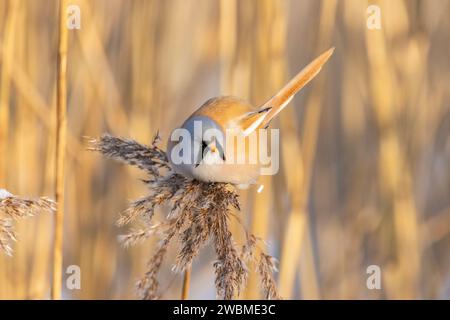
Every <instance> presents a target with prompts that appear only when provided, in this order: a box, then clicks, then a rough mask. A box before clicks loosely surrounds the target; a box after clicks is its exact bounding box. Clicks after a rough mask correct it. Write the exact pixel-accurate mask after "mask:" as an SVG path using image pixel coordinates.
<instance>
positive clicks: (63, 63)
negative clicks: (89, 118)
mask: <svg viewBox="0 0 450 320" xmlns="http://www.w3.org/2000/svg"><path fill="white" fill-rule="evenodd" d="M66 5H67V1H65V0H61V1H60V2H59V39H58V59H57V93H56V94H57V102H56V104H57V105H56V108H57V109H56V110H57V111H56V132H57V133H56V153H55V154H56V159H55V163H56V167H55V199H56V202H57V204H58V205H57V211H56V215H55V226H54V228H55V230H54V232H55V235H54V243H53V282H52V292H51V297H52V299H54V300H56V299H61V282H62V264H63V229H64V185H65V168H64V165H65V155H66V130H67V128H66V126H67V123H66V121H67V119H66V107H67V106H66V93H67V92H66V91H67V83H66V72H67V44H68V34H67V31H68V30H67V28H66V15H65V10H66Z"/></svg>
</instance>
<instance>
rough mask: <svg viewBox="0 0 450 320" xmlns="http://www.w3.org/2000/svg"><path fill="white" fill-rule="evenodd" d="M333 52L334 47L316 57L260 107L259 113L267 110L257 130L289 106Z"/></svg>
mask: <svg viewBox="0 0 450 320" xmlns="http://www.w3.org/2000/svg"><path fill="white" fill-rule="evenodd" d="M333 51H334V47H333V48H331V49H329V50H327V51H326V52H324V53H322V54H321V55H320V56H318V57H317V58H316V59H315V60H314V61H312V62H311V63H310V64H308V65H307V66H306V67H305V68H303V70H302V71H300V72H299V73H298V74H297V75H296V76H295V77H294V78H293V79H292V80H291V81H289V83H288V84H286V85H285V86H284V87H283V88H282V89H281V90H280V91H278V92H277V94H275V95H274V96H273V97H272V98H270V99H269V101H267V102H266V103H264V104H263V105H262V106H261V108H260V111H266V110H267V112H264V113H265V116H264V119H263V120H262V121H261V122H260V124H259V125H258V127H259V128H265V127H266V126H267V125H269V123H270V121H271V120H272V119H273V118H274V117H275V116H276V115H277V114H278V113H280V112H281V110H283V109H284V108H285V107H286V106H287V105H288V104H289V102H290V101H291V100H292V98H293V97H294V95H295V94H296V93H297V92H298V91H300V89H302V88H303V87H304V86H305V85H306V84H307V83H308V82H309V81H311V80H312V79H313V78H314V77H315V76H316V75H317V74H318V73H319V71H320V69H321V68H322V66H323V65H324V64H325V63H326V62H327V60H328V59H329V58H330V57H331V55H332V54H333Z"/></svg>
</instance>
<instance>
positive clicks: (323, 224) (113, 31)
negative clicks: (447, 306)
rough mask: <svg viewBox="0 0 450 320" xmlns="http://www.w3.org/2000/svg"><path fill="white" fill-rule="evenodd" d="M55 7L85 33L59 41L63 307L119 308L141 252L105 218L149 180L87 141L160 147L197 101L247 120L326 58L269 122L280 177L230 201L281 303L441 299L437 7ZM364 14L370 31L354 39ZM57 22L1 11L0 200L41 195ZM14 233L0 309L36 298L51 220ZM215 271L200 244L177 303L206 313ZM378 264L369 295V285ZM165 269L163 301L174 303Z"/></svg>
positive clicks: (446, 29) (445, 252)
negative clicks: (73, 274) (246, 109)
mask: <svg viewBox="0 0 450 320" xmlns="http://www.w3.org/2000/svg"><path fill="white" fill-rule="evenodd" d="M70 4H76V5H79V7H80V9H81V29H80V30H69V49H68V83H67V84H68V115H67V116H68V137H67V163H66V168H67V177H66V181H67V183H66V204H65V210H66V211H65V212H66V216H65V229H64V268H63V271H64V270H66V268H67V267H68V266H69V265H79V266H80V267H81V276H82V277H81V279H82V280H81V290H73V291H71V290H67V289H65V290H64V292H63V298H66V299H100V298H101V299H111V298H126V299H128V298H135V297H136V296H135V294H134V283H135V281H136V280H137V279H138V278H139V277H140V276H141V275H142V273H143V272H144V268H145V263H146V261H147V259H148V257H149V256H150V254H151V251H152V248H154V243H151V241H150V243H145V244H143V245H140V246H138V247H136V248H133V249H129V250H126V249H123V248H121V247H120V246H119V245H118V243H117V235H119V234H122V233H124V232H125V230H120V229H118V228H117V227H116V226H115V220H116V219H117V217H118V213H119V212H120V211H121V210H123V209H125V208H126V206H127V201H129V200H131V199H135V198H137V197H139V196H141V195H143V194H144V193H145V192H146V190H145V187H144V185H143V184H142V183H141V182H140V181H139V179H142V178H145V176H143V175H142V173H140V172H139V171H138V170H135V169H130V168H128V167H126V166H124V165H119V164H117V163H114V162H113V161H108V160H105V159H104V158H102V157H101V156H100V155H99V154H96V153H90V152H87V151H86V150H85V143H84V141H83V136H99V135H101V134H102V133H104V132H109V133H112V134H115V135H121V136H125V137H131V138H133V139H136V140H137V141H140V142H144V143H150V141H151V139H152V137H153V135H154V134H155V133H156V131H157V130H158V129H159V130H160V132H161V134H162V136H163V139H164V141H165V140H166V139H167V136H168V134H169V132H170V130H171V129H172V128H173V127H174V126H175V125H178V124H180V122H181V121H183V119H185V118H186V117H187V116H188V115H189V114H190V113H191V112H192V111H193V110H194V109H196V108H197V107H198V106H199V105H200V104H201V103H203V102H204V101H205V100H206V99H208V98H210V97H212V96H217V95H220V94H233V95H237V96H240V97H243V98H246V99H248V100H250V101H251V102H252V103H254V104H255V105H258V104H261V103H262V102H264V101H265V100H266V99H267V98H269V97H270V96H271V95H272V94H273V93H274V92H275V91H276V90H277V89H278V88H280V87H281V85H283V84H284V83H285V82H286V81H287V80H288V79H289V78H290V77H291V76H293V75H294V74H295V73H296V72H298V71H299V70H300V69H301V68H302V67H303V66H304V65H306V64H307V63H308V62H310V60H312V59H313V58H314V57H315V56H317V55H318V54H319V53H321V52H323V51H325V50H326V49H328V48H329V47H331V46H335V47H336V51H335V53H334V55H333V57H332V58H331V60H330V61H329V62H328V64H327V65H326V66H325V68H324V69H323V71H322V72H321V73H320V74H319V76H318V77H317V78H316V79H315V80H314V81H313V82H312V83H311V84H310V85H309V86H308V87H307V88H306V89H304V90H303V91H302V93H301V94H299V95H298V97H296V98H295V99H294V100H293V102H292V103H291V106H290V107H289V108H287V109H286V110H285V111H284V112H283V113H282V114H281V116H280V117H279V120H278V121H276V123H274V127H280V128H282V130H281V141H282V145H281V151H282V152H281V157H282V158H281V170H280V172H279V173H278V174H277V175H275V176H272V177H263V178H262V179H261V181H260V183H262V184H264V186H265V188H264V190H263V192H262V193H261V194H258V193H257V192H256V189H257V186H256V187H253V188H251V189H250V190H248V191H246V192H242V194H241V195H242V196H241V199H242V202H243V203H244V209H243V212H242V213H241V215H242V217H243V220H244V221H245V222H246V223H247V224H248V225H250V226H251V229H252V230H253V231H254V232H255V233H256V234H257V235H259V236H261V237H262V238H264V239H266V240H267V243H268V245H269V251H270V253H271V254H272V255H274V256H275V257H277V258H278V259H279V260H280V264H279V269H280V272H279V274H278V275H277V279H278V285H279V289H280V293H281V295H282V296H283V297H285V298H295V299H298V298H304V299H316V298H317V299H344V298H355V299H360V298H369V299H398V298H446V299H448V298H450V197H449V196H450V138H449V137H450V105H449V101H450V100H449V98H450V86H449V82H450V59H449V57H450V47H449V46H448V43H449V41H450V20H449V19H448V15H447V14H446V13H448V12H449V10H450V5H449V1H446V0H439V1H418V0H405V1H401V0H390V1H388V0H384V1H361V0H343V1H334V0H326V1H315V0H301V1H300V0H280V1H278V0H244V1H237V0H187V1H186V0H169V1H163V0H152V1H144V0H140V1H137V0H133V1H124V0H122V1H120V0H95V1H87V0H85V1H81V0H74V1H71V2H70ZM370 4H377V5H379V6H380V8H381V17H382V29H381V30H369V29H367V28H366V18H367V14H366V9H367V7H368V5H370ZM57 26H58V14H57V2H56V1H54V0H52V1H50V0H49V1H47V0H39V1H27V0H11V1H7V0H0V81H1V82H0V188H7V189H8V190H9V191H11V192H13V193H15V194H19V195H24V196H37V195H47V196H53V195H54V165H55V164H54V153H55V133H56V129H55V128H56V124H55V118H56V57H57V39H58V30H57ZM235 228H239V226H235ZM18 232H19V235H20V240H19V242H18V243H17V244H16V245H15V256H14V257H13V258H9V257H6V256H5V255H2V254H0V298H13V299H24V298H25V299H41V298H48V297H49V295H50V287H51V282H50V279H51V257H52V252H51V250H52V232H53V217H52V216H51V215H45V214H44V215H40V216H38V217H35V218H34V219H28V220H25V221H20V222H19V223H18ZM236 240H237V241H239V240H240V239H236ZM174 252H175V250H174V251H173V253H174ZM172 256H173V254H172ZM212 259H213V252H212V250H211V249H210V248H206V249H205V250H204V252H203V253H202V254H201V255H200V258H199V260H198V261H196V262H195V263H194V266H193V274H192V285H191V289H190V298H193V299H199V298H214V296H215V290H214V275H213V269H212ZM374 264H375V265H378V266H380V268H381V272H382V288H381V290H368V289H367V287H366V279H367V277H368V275H367V274H366V268H367V267H368V266H369V265H374ZM170 269H171V265H170V261H166V265H165V267H164V268H163V272H162V273H161V287H162V288H163V289H164V292H163V293H164V294H163V298H178V297H179V295H180V288H181V281H182V276H181V275H175V274H173V273H172V272H171V271H170ZM66 277H67V275H64V279H63V284H64V283H65V279H66ZM258 285H259V284H258V280H257V279H256V278H255V277H253V276H251V277H250V279H249V283H248V290H247V291H246V292H245V293H244V294H243V295H242V297H243V298H258V297H260V295H259V291H258Z"/></svg>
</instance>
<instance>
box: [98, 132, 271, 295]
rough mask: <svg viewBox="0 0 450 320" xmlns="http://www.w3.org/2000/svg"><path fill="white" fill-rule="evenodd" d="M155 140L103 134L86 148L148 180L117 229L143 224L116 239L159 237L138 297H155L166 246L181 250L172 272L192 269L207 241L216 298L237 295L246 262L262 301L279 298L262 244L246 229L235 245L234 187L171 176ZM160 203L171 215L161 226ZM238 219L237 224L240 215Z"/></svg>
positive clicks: (236, 203) (126, 242) (237, 206)
mask: <svg viewBox="0 0 450 320" xmlns="http://www.w3.org/2000/svg"><path fill="white" fill-rule="evenodd" d="M158 140H159V136H158V135H157V136H156V137H155V139H154V140H153V143H152V145H151V146H145V145H141V144H139V143H137V142H135V141H133V140H128V139H121V138H116V137H113V136H110V135H103V136H102V137H101V138H100V139H98V140H95V139H94V140H91V141H90V143H91V145H90V148H89V149H90V150H95V151H99V152H101V153H102V154H103V155H105V156H106V157H109V158H112V159H115V160H118V161H121V162H124V163H127V164H129V165H133V166H137V167H138V168H140V169H143V170H144V171H146V173H147V174H148V175H149V176H150V178H149V179H148V180H145V181H144V182H145V183H146V184H147V186H148V188H149V195H147V196H145V197H143V198H141V199H139V200H136V201H134V202H132V203H131V205H130V207H129V208H128V209H127V210H125V211H124V213H123V214H122V215H121V217H120V218H119V220H118V225H119V226H124V225H127V224H129V223H131V222H134V221H136V220H138V221H136V222H139V223H140V224H141V225H143V227H142V228H140V229H137V230H132V231H131V232H130V233H129V234H127V235H124V236H121V237H120V241H121V242H122V243H123V245H125V246H130V245H134V244H136V243H139V242H142V241H143V240H145V239H147V238H148V237H150V236H152V235H154V234H157V235H158V236H159V238H160V241H159V244H158V247H157V249H156V251H155V252H154V254H153V256H152V257H151V258H150V260H149V262H148V265H147V271H146V273H145V276H144V277H143V278H142V279H141V280H140V281H139V282H138V283H137V288H138V292H139V295H140V297H141V298H143V299H157V298H159V294H158V287H159V282H158V278H157V275H158V271H159V270H160V268H161V266H162V263H163V259H164V257H165V255H166V253H167V249H168V247H169V244H170V243H171V242H172V240H174V239H176V240H177V241H178V243H179V245H180V247H181V248H180V250H179V252H178V255H177V257H176V259H175V262H174V265H173V268H172V269H173V270H174V271H175V272H186V271H188V270H190V268H191V265H192V262H193V260H194V259H195V258H196V257H197V256H198V254H199V251H200V250H201V249H202V248H203V247H204V246H205V245H207V244H208V242H209V241H211V242H212V246H213V247H214V250H215V252H216V255H217V258H216V261H215V262H214V264H213V267H214V270H215V276H216V279H215V285H216V292H217V297H218V298H221V299H227V300H228V299H233V298H237V297H238V296H239V294H240V293H241V291H242V289H243V288H244V286H245V283H246V280H247V276H248V268H247V264H248V263H250V262H254V263H255V264H256V265H257V270H258V272H259V274H260V276H261V285H262V289H263V291H264V292H265V297H266V298H267V299H276V298H278V294H277V290H276V285H275V281H274V279H273V276H272V273H273V271H275V270H276V268H275V259H274V258H272V257H271V256H269V255H267V254H266V253H264V251H263V250H262V248H261V246H260V244H261V241H260V240H258V239H257V238H256V237H255V236H254V235H252V234H250V233H249V232H248V231H247V230H246V229H245V228H244V229H245V234H246V242H245V244H244V245H243V247H239V246H238V245H237V244H236V243H235V241H234V239H233V235H232V233H231V231H230V228H229V223H230V219H231V218H232V217H234V215H233V214H232V213H231V208H235V209H237V210H239V209H240V204H239V200H238V195H237V194H236V192H235V190H234V187H232V186H231V185H229V184H224V183H205V182H200V181H196V180H188V179H186V178H184V177H183V176H181V175H179V174H176V173H174V172H173V171H172V170H171V168H170V166H169V164H168V162H167V158H166V155H165V152H164V151H163V150H161V149H160V148H159V147H158V146H157V143H158ZM161 205H166V206H168V207H169V212H168V214H167V216H166V219H165V220H164V221H163V222H161V223H160V224H155V223H154V222H153V219H152V218H153V216H154V214H155V210H156V208H157V207H159V206H161ZM236 219H237V220H238V221H240V219H239V218H238V217H236ZM183 296H185V295H184V294H183Z"/></svg>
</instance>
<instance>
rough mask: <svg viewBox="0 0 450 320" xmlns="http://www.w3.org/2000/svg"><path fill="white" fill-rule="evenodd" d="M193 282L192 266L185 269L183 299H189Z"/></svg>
mask: <svg viewBox="0 0 450 320" xmlns="http://www.w3.org/2000/svg"><path fill="white" fill-rule="evenodd" d="M190 284H191V268H188V269H186V271H184V277H183V288H182V289H181V300H187V299H188V297H189V286H190Z"/></svg>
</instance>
